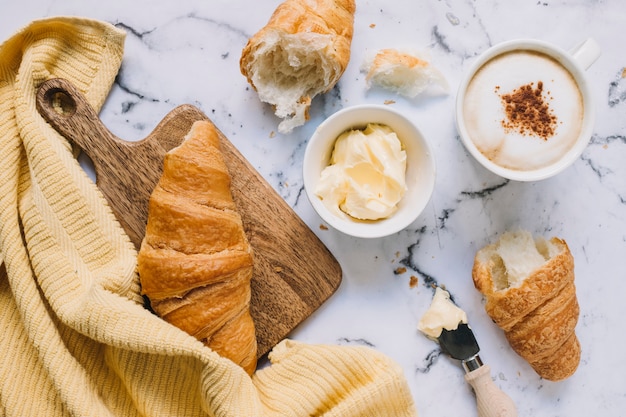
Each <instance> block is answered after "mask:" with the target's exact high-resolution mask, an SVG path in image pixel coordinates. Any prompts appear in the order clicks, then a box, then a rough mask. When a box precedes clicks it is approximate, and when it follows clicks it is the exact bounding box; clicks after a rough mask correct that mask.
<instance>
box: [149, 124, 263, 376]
mask: <svg viewBox="0 0 626 417" xmlns="http://www.w3.org/2000/svg"><path fill="white" fill-rule="evenodd" d="M230 181H231V178H230V174H229V172H228V169H227V167H226V164H225V163H224V158H223V155H222V153H221V151H220V142H219V136H218V133H217V131H216V128H215V126H214V125H213V124H212V123H211V122H208V121H200V122H195V123H194V124H193V126H192V128H191V130H190V132H189V133H188V135H187V137H186V138H185V140H184V141H183V143H182V144H181V145H180V146H178V147H177V148H174V149H172V150H171V151H170V152H168V153H167V154H166V156H165V160H164V165H163V174H162V176H161V178H160V180H159V182H158V184H157V186H156V188H155V189H154V191H153V193H152V195H151V197H150V203H149V212H148V224H147V227H146V234H145V237H144V240H143V242H142V244H141V248H140V250H139V254H138V259H137V263H138V270H139V276H140V280H141V286H142V292H143V294H145V295H146V296H147V297H148V299H149V300H150V304H151V307H152V309H153V310H154V312H155V313H156V314H157V315H159V316H160V317H162V318H163V319H164V320H166V321H168V322H169V323H171V324H173V325H175V326H177V327H179V328H181V329H183V330H185V331H186V332H188V333H189V334H191V335H192V336H195V337H196V338H197V339H199V340H200V341H202V342H204V343H205V344H206V345H207V346H209V347H210V348H211V349H213V350H214V351H216V352H217V353H219V354H220V355H222V356H224V357H227V358H229V359H231V360H232V361H234V362H235V363H238V364H239V365H241V366H242V367H243V368H244V369H245V370H246V371H247V372H248V373H249V374H252V373H253V372H254V370H255V368H256V361H257V344H256V336H255V328H254V323H253V321H252V317H251V316H250V298H251V289H250V280H251V277H252V268H253V254H252V249H251V247H250V244H249V242H248V240H247V238H246V235H245V233H244V229H243V225H242V221H241V217H240V215H239V213H238V212H237V207H236V206H235V203H234V201H233V199H232V195H231V191H230Z"/></svg>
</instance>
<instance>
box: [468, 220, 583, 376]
mask: <svg viewBox="0 0 626 417" xmlns="http://www.w3.org/2000/svg"><path fill="white" fill-rule="evenodd" d="M472 278H473V280H474V286H475V287H476V289H478V291H480V292H481V293H482V294H483V295H484V296H485V299H486V304H485V310H486V311H487V314H488V315H489V316H490V317H491V319H492V320H493V321H494V322H495V323H496V324H497V325H498V326H499V327H500V328H501V329H502V330H503V331H504V334H505V336H506V338H507V340H508V342H509V344H510V345H511V347H512V348H513V350H514V351H515V352H517V354H519V355H520V356H521V357H522V358H524V359H525V360H526V361H527V362H528V363H529V364H530V365H531V366H532V368H533V369H534V370H535V372H537V374H539V375H540V376H541V377H542V378H545V379H547V380H551V381H559V380H563V379H565V378H568V377H570V376H571V375H572V374H573V373H574V372H575V371H576V369H577V368H578V364H579V362H580V350H581V349H580V343H579V341H578V338H577V336H576V333H575V327H576V324H577V322H578V316H579V305H578V300H577V297H576V288H575V285H574V258H573V256H572V254H571V252H570V250H569V248H568V246H567V243H566V242H565V241H564V240H562V239H559V238H556V237H553V238H551V239H550V240H546V239H544V238H542V237H538V238H536V239H535V238H533V236H532V234H531V233H529V232H527V231H516V232H507V233H505V234H503V235H502V236H501V237H500V239H499V240H498V241H497V242H496V243H493V244H490V245H488V246H485V247H484V248H482V249H480V250H479V251H478V252H477V253H476V256H475V258H474V266H473V269H472Z"/></svg>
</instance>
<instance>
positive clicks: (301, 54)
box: [239, 0, 356, 133]
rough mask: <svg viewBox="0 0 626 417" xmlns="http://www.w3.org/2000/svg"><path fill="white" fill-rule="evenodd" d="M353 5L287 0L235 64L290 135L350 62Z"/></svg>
mask: <svg viewBox="0 0 626 417" xmlns="http://www.w3.org/2000/svg"><path fill="white" fill-rule="evenodd" d="M355 9H356V6H355V2H354V0H313V1H311V0H286V1H285V2H284V3H282V4H280V5H279V6H278V7H277V8H276V10H275V11H274V13H273V14H272V16H271V18H270V20H269V22H268V23H267V25H266V26H264V27H263V28H262V29H261V30H259V31H258V32H257V33H256V34H255V35H254V36H252V37H251V38H250V39H249V40H248V43H247V44H246V46H245V48H244V49H243V51H242V54H241V59H240V61H239V65H240V69H241V73H242V74H243V75H244V76H245V77H246V78H247V79H248V82H249V83H250V85H252V87H253V88H254V89H255V90H256V91H257V93H258V95H259V99H260V100H261V101H263V102H265V103H269V104H271V105H272V106H273V107H274V112H275V114H276V116H278V117H279V118H281V119H283V120H282V121H281V122H280V124H279V125H278V131H279V132H281V133H289V132H291V131H292V130H293V129H294V128H295V127H298V126H301V125H303V124H304V123H305V122H306V121H307V120H308V119H309V113H308V112H309V107H310V106H311V101H312V100H313V98H314V97H315V96H317V95H318V94H322V93H326V92H327V91H329V90H330V89H332V88H333V87H334V86H335V84H336V83H337V82H338V81H339V78H341V75H342V74H343V73H344V71H345V69H346V67H347V66H348V62H349V61H350V45H351V43H352V34H353V31H354V12H355Z"/></svg>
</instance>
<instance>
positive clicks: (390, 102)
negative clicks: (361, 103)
mask: <svg viewBox="0 0 626 417" xmlns="http://www.w3.org/2000/svg"><path fill="white" fill-rule="evenodd" d="M395 102H396V101H395V100H385V101H384V103H385V104H395Z"/></svg>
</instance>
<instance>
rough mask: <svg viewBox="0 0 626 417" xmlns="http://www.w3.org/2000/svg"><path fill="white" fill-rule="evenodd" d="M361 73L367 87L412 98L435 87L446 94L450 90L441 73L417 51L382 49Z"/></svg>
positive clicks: (365, 63)
mask: <svg viewBox="0 0 626 417" xmlns="http://www.w3.org/2000/svg"><path fill="white" fill-rule="evenodd" d="M361 71H362V72H364V73H366V74H367V75H366V76H365V81H366V83H367V88H371V87H372V86H373V85H379V86H380V87H382V88H386V89H388V90H391V91H393V92H394V93H397V94H400V95H403V96H405V97H409V98H415V97H417V96H418V95H420V94H422V93H423V92H424V91H426V90H427V89H428V88H429V87H430V86H433V85H436V86H439V87H440V88H441V90H442V91H443V92H444V93H446V94H447V93H448V91H449V89H450V86H449V84H448V81H447V80H446V78H445V77H444V75H443V74H442V73H441V71H439V70H438V69H437V68H435V67H434V66H433V65H432V63H431V62H430V60H429V59H428V58H427V57H426V56H425V55H424V54H421V53H417V52H412V51H411V52H410V51H401V50H397V49H381V50H379V51H377V52H376V53H375V54H372V55H370V56H368V57H367V58H366V59H365V61H364V62H363V65H362V66H361Z"/></svg>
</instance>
